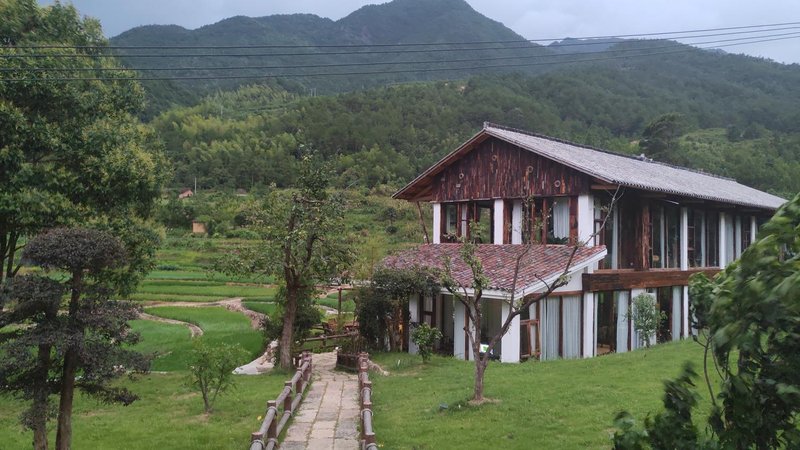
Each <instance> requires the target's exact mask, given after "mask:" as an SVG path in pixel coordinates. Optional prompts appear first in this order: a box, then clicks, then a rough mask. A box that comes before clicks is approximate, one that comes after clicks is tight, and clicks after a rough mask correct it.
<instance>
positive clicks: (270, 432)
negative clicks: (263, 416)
mask: <svg viewBox="0 0 800 450" xmlns="http://www.w3.org/2000/svg"><path fill="white" fill-rule="evenodd" d="M277 404H278V403H277V402H276V401H275V400H270V401H268V402H267V410H270V409H274V410H275V416H274V417H273V419H272V422H270V423H269V427H268V428H267V439H276V438H277V437H278V407H277Z"/></svg>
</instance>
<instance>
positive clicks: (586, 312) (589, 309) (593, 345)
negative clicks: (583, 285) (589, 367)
mask: <svg viewBox="0 0 800 450" xmlns="http://www.w3.org/2000/svg"><path fill="white" fill-rule="evenodd" d="M594 316H595V301H594V293H593V292H584V293H583V357H584V358H591V357H593V356H595V353H596V352H597V341H596V339H597V335H596V333H595V331H596V330H595V318H594Z"/></svg>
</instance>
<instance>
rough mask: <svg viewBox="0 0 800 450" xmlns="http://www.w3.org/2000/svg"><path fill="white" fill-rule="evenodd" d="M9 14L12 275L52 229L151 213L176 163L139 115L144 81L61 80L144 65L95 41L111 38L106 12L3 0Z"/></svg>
mask: <svg viewBox="0 0 800 450" xmlns="http://www.w3.org/2000/svg"><path fill="white" fill-rule="evenodd" d="M0 17H3V21H2V23H0V43H1V44H0V58H2V61H3V70H4V71H3V72H2V73H0V149H3V150H2V152H0V173H3V176H2V177H0V282H2V281H3V280H5V279H8V278H12V277H13V276H14V275H16V273H17V272H18V270H19V267H20V266H19V263H18V259H19V258H18V256H19V252H20V250H21V249H22V248H23V246H24V242H25V240H26V239H29V238H30V237H32V236H34V235H36V234H37V233H38V232H39V231H41V230H43V229H46V228H50V227H54V226H60V225H70V224H75V223H85V222H86V221H88V220H90V219H92V218H97V217H105V218H106V219H107V220H116V219H119V218H124V219H126V220H127V219H128V218H129V217H140V216H146V215H147V213H148V212H149V209H150V207H151V205H152V201H153V199H155V198H157V196H158V195H159V191H160V186H161V184H162V183H163V181H164V179H165V174H166V173H167V170H166V160H165V158H164V156H163V153H162V151H161V144H160V143H159V142H158V140H157V138H156V136H155V134H154V133H153V132H152V130H151V129H150V128H149V127H146V126H144V125H142V124H141V123H139V122H138V120H137V119H136V118H135V116H134V115H135V114H136V113H137V112H138V111H140V110H141V108H142V106H143V90H142V88H141V86H140V85H139V83H137V82H135V81H130V80H119V81H70V82H62V81H56V80H54V79H56V78H90V77H91V78H94V77H99V78H104V79H115V78H130V77H132V76H133V75H134V73H133V72H130V71H126V70H123V69H122V68H121V66H119V64H118V63H117V62H116V60H115V59H114V58H113V57H110V56H108V55H107V52H105V51H104V50H102V49H101V48H97V47H94V46H100V47H102V46H103V45H105V43H106V40H105V38H104V37H103V34H102V30H101V28H100V25H99V23H98V22H97V21H96V20H93V19H88V18H87V19H81V18H80V17H79V15H78V12H77V11H76V10H75V8H74V7H72V6H67V5H63V4H61V3H58V2H56V3H55V4H54V5H52V6H48V7H39V6H38V5H37V2H36V1H35V0H8V1H4V2H0ZM24 46H51V48H36V49H30V48H27V49H26V48H23V47H24ZM52 46H56V47H59V46H65V47H64V48H60V47H59V48H54V47H52ZM32 54H40V55H51V54H52V55H55V54H66V55H68V57H47V58H45V57H35V56H32ZM35 68H45V69H57V70H59V71H58V72H41V71H36V70H35ZM93 69H98V70H97V71H94V70H93ZM99 69H103V71H100V70H99ZM106 69H108V70H106ZM117 69H118V70H117ZM31 80H35V81H31ZM106 219H104V220H106Z"/></svg>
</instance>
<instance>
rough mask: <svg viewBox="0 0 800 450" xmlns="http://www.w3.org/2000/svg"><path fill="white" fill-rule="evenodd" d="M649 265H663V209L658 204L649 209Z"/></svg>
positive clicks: (655, 266)
mask: <svg viewBox="0 0 800 450" xmlns="http://www.w3.org/2000/svg"><path fill="white" fill-rule="evenodd" d="M650 251H651V253H650V267H652V268H656V269H657V268H661V267H664V211H663V209H662V208H661V207H660V206H654V207H653V208H651V209H650Z"/></svg>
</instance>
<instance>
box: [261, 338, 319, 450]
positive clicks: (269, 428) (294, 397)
mask: <svg viewBox="0 0 800 450" xmlns="http://www.w3.org/2000/svg"><path fill="white" fill-rule="evenodd" d="M310 381H311V353H310V352H303V355H302V356H301V358H300V363H299V364H298V366H297V371H296V372H295V374H294V376H293V377H292V379H291V380H288V381H287V382H286V383H284V387H283V391H281V393H280V395H278V398H276V399H275V400H270V401H268V402H267V412H266V414H264V421H263V422H261V427H260V428H259V429H258V431H256V432H254V433H251V434H250V450H273V449H275V448H277V446H278V435H280V434H281V431H283V427H285V426H286V423H287V422H288V421H289V418H290V417H292V413H294V411H296V410H297V407H298V406H299V405H300V402H301V401H302V400H303V393H305V391H306V389H307V388H308V385H309V384H310V383H309V382H310ZM279 405H280V406H279ZM279 408H282V409H283V411H282V412H281V415H280V419H279V418H278V409H279Z"/></svg>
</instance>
